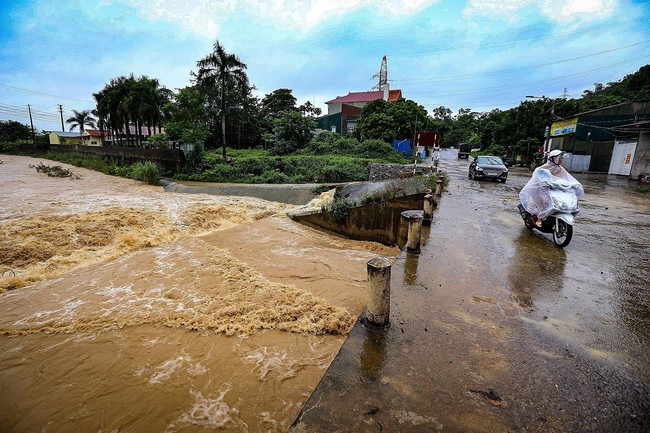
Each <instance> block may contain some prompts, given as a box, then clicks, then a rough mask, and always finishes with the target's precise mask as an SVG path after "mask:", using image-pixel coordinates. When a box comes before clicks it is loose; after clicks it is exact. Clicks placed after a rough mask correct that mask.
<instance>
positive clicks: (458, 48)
mask: <svg viewBox="0 0 650 433" xmlns="http://www.w3.org/2000/svg"><path fill="white" fill-rule="evenodd" d="M634 21H637V20H636V19H628V20H624V21H618V22H616V23H612V24H603V25H599V26H593V27H585V28H583V29H580V30H574V31H571V32H564V33H559V34H557V35H550V36H544V37H530V38H523V39H515V40H512V41H504V42H493V43H489V44H477V45H470V46H467V45H464V46H456V47H449V48H441V49H437V50H431V51H420V52H414V53H396V54H388V55H387V56H388V57H420V56H428V55H431V54H441V53H446V52H457V51H467V50H476V49H486V48H499V47H507V46H512V45H517V44H518V43H521V42H532V41H541V40H545V39H560V38H564V37H569V36H574V35H578V34H581V33H587V32H590V31H593V30H600V29H605V28H609V27H618V26H622V25H624V24H627V23H630V22H634ZM526 29H527V28H526V27H520V28H518V29H513V30H512V31H513V32H518V31H523V30H526Z"/></svg>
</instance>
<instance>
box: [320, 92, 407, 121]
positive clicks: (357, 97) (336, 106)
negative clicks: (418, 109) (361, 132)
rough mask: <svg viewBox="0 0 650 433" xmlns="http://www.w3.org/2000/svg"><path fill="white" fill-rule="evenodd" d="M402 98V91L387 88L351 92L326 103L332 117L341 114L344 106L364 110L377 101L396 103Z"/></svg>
mask: <svg viewBox="0 0 650 433" xmlns="http://www.w3.org/2000/svg"><path fill="white" fill-rule="evenodd" d="M401 97H402V91H401V90H399V89H397V90H390V89H388V86H386V87H385V89H384V90H377V91H374V92H350V93H348V94H347V95H345V96H338V97H336V98H334V99H332V100H331V101H327V102H325V103H326V104H327V114H328V115H332V114H336V113H340V112H341V110H342V107H343V104H345V105H352V106H353V107H359V108H363V107H364V106H365V105H366V104H367V103H368V102H371V101H375V100H377V99H384V100H385V101H389V102H395V101H398V100H399V99H400V98H401Z"/></svg>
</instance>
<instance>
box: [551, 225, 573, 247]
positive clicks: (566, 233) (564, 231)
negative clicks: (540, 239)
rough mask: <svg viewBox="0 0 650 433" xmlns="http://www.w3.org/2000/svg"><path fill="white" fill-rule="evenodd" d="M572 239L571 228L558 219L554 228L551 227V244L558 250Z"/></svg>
mask: <svg viewBox="0 0 650 433" xmlns="http://www.w3.org/2000/svg"><path fill="white" fill-rule="evenodd" d="M572 237H573V226H572V225H571V224H567V223H566V222H565V221H562V220H561V219H558V220H557V222H556V226H555V227H553V242H554V243H555V245H557V246H558V247H560V248H564V247H566V246H567V245H569V242H571V238H572Z"/></svg>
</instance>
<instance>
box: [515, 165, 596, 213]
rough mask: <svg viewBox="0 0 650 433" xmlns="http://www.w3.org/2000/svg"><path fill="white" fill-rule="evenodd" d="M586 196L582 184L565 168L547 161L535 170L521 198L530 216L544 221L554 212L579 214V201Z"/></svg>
mask: <svg viewBox="0 0 650 433" xmlns="http://www.w3.org/2000/svg"><path fill="white" fill-rule="evenodd" d="M584 195H585V192H584V189H583V188H582V184H581V183H580V182H578V181H577V180H576V179H575V178H574V177H573V176H571V175H570V174H569V172H568V171H566V170H565V169H564V167H562V166H560V165H555V164H553V163H552V162H550V161H547V162H546V163H545V164H544V165H541V166H539V167H537V168H536V169H535V171H534V172H533V177H532V178H531V179H530V180H529V181H528V183H527V184H526V186H524V187H523V188H522V189H521V192H520V193H519V198H520V199H521V204H522V206H523V207H524V209H526V211H527V212H528V213H529V214H531V215H537V216H538V217H539V218H541V219H544V218H546V217H547V216H548V215H550V214H551V212H553V211H554V210H561V211H564V212H577V211H578V210H579V207H578V199H579V198H582V197H583V196H584Z"/></svg>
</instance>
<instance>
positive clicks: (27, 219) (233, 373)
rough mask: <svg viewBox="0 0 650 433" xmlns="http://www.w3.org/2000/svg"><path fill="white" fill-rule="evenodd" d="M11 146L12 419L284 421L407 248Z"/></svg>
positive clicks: (6, 306)
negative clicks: (54, 169) (46, 170)
mask: <svg viewBox="0 0 650 433" xmlns="http://www.w3.org/2000/svg"><path fill="white" fill-rule="evenodd" d="M0 160H2V162H3V164H1V165H0V200H1V201H0V218H1V219H0V271H1V272H2V276H1V277H0V431H3V432H28V431H29V432H31V431H41V432H79V431H84V432H86V431H97V432H100V431H104V432H106V431H129V432H158V431H160V432H204V431H210V430H221V429H224V430H227V431H236V432H284V431H287V429H288V428H289V426H290V424H291V423H292V422H293V420H294V419H295V417H296V415H297V414H298V412H299V410H300V408H301V407H302V405H303V403H304V402H305V401H306V399H307V398H308V397H309V395H310V394H311V392H312V390H313V389H314V388H315V387H316V385H317V384H318V382H319V380H320V379H321V377H322V375H323V373H324V372H325V369H326V368H327V367H328V366H329V364H330V362H331V360H332V359H333V357H334V355H335V354H336V352H337V351H338V349H339V347H340V346H341V344H342V342H343V339H344V338H345V335H346V334H347V333H348V332H349V331H350V329H351V327H352V324H353V323H354V320H355V319H356V317H357V316H358V315H359V313H360V312H361V310H362V308H363V305H364V304H365V290H366V282H365V281H366V275H365V273H366V263H367V261H368V260H370V259H371V258H373V257H376V256H378V255H381V256H386V257H391V258H394V257H396V256H397V254H398V252H399V251H398V250H397V249H394V248H388V247H384V246H381V245H379V244H375V243H370V242H358V241H350V240H345V239H341V238H337V237H333V236H329V235H326V234H324V233H321V232H318V231H316V230H313V229H310V228H307V227H304V226H301V225H300V224H298V223H295V222H293V221H291V220H290V219H289V218H288V217H286V215H285V213H286V212H288V211H290V210H291V209H294V207H293V206H288V205H283V204H278V203H272V202H268V201H264V200H261V199H255V198H242V197H223V196H209V195H203V194H196V195H183V194H174V193H164V192H163V191H162V188H161V187H155V186H148V185H144V184H141V183H138V182H134V181H130V180H125V179H121V178H115V177H110V176H105V175H102V174H98V173H95V172H92V171H88V170H84V169H79V168H75V167H70V166H66V165H64V164H59V163H56V162H52V161H45V160H37V159H32V158H26V157H18V156H7V155H2V156H1V157H0ZM39 162H43V163H44V164H45V165H50V166H55V165H62V166H63V167H65V168H70V169H72V171H73V172H75V173H77V174H79V175H81V178H80V179H71V178H52V177H47V176H46V175H45V174H43V173H38V172H37V171H36V170H35V169H34V168H31V167H30V164H31V165H37V164H38V163H39Z"/></svg>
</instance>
